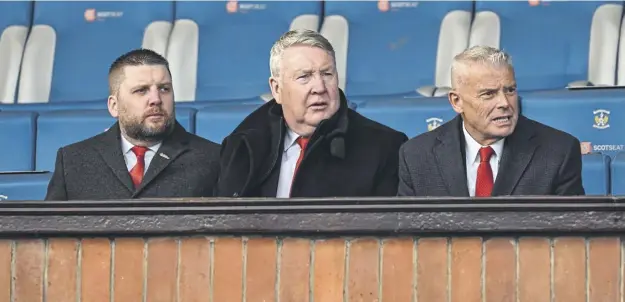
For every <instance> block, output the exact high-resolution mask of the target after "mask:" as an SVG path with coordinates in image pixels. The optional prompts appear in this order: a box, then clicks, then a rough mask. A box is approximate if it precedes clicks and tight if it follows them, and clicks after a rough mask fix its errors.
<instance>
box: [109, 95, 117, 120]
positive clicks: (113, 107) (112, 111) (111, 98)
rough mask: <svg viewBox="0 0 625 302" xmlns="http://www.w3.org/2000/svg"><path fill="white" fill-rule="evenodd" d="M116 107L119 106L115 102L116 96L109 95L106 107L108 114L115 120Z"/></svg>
mask: <svg viewBox="0 0 625 302" xmlns="http://www.w3.org/2000/svg"><path fill="white" fill-rule="evenodd" d="M118 106H119V104H118V102H117V96H114V95H109V98H108V101H107V107H108V109H109V113H110V114H111V116H112V117H114V118H117V117H118V116H119V108H118Z"/></svg>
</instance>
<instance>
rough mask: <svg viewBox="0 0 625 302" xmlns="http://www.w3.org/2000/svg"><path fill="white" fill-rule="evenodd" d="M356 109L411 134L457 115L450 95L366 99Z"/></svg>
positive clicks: (430, 127) (418, 132)
mask: <svg viewBox="0 0 625 302" xmlns="http://www.w3.org/2000/svg"><path fill="white" fill-rule="evenodd" d="M357 111H358V112H359V113H360V114H362V115H363V116H365V117H368V118H370V119H372V120H374V121H376V122H378V123H381V124H384V125H386V126H389V127H391V128H393V129H395V130H398V131H401V132H404V133H405V134H406V135H407V136H408V137H414V136H417V135H419V134H421V133H425V132H427V131H430V130H433V129H435V128H437V127H438V126H440V125H442V124H444V123H446V122H448V121H450V120H452V119H453V118H454V117H456V112H455V111H454V110H453V109H452V108H451V105H450V104H449V101H448V100H447V98H443V97H436V98H421V99H414V98H412V99H409V98H396V99H388V100H386V101H372V102H364V103H361V104H359V105H358V109H357Z"/></svg>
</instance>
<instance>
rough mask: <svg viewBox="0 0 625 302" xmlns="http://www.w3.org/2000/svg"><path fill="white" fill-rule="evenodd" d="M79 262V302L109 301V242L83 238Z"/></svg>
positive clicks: (100, 239)
mask: <svg viewBox="0 0 625 302" xmlns="http://www.w3.org/2000/svg"><path fill="white" fill-rule="evenodd" d="M81 255H82V261H81V263H80V266H81V267H80V296H81V300H80V301H81V302H109V300H110V296H111V295H110V286H111V282H110V280H111V277H110V276H111V243H110V241H109V240H108V239H104V238H95V239H83V240H82V243H81Z"/></svg>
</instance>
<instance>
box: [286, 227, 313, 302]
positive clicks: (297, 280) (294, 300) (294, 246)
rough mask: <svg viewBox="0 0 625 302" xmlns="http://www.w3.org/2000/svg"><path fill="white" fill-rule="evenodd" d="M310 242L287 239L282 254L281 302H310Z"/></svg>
mask: <svg viewBox="0 0 625 302" xmlns="http://www.w3.org/2000/svg"><path fill="white" fill-rule="evenodd" d="M309 285H310V241H309V240H308V239H299V238H285V239H284V240H283V241H282V250H281V252H280V284H279V287H280V288H279V293H280V300H279V301H280V302H308V301H309V300H310V296H309Z"/></svg>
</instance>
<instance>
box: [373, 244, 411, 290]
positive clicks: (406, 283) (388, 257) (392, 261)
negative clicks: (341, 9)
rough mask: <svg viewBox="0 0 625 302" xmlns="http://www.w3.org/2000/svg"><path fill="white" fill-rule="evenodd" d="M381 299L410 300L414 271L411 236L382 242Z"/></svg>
mask: <svg viewBox="0 0 625 302" xmlns="http://www.w3.org/2000/svg"><path fill="white" fill-rule="evenodd" d="M382 244H383V248H382V273H381V274H382V281H381V282H382V301H384V302H403V301H412V297H413V292H414V287H413V284H414V281H415V275H416V271H415V270H414V268H415V261H416V259H415V257H414V241H413V240H412V238H410V237H408V238H392V239H386V240H384V241H383V242H382Z"/></svg>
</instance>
